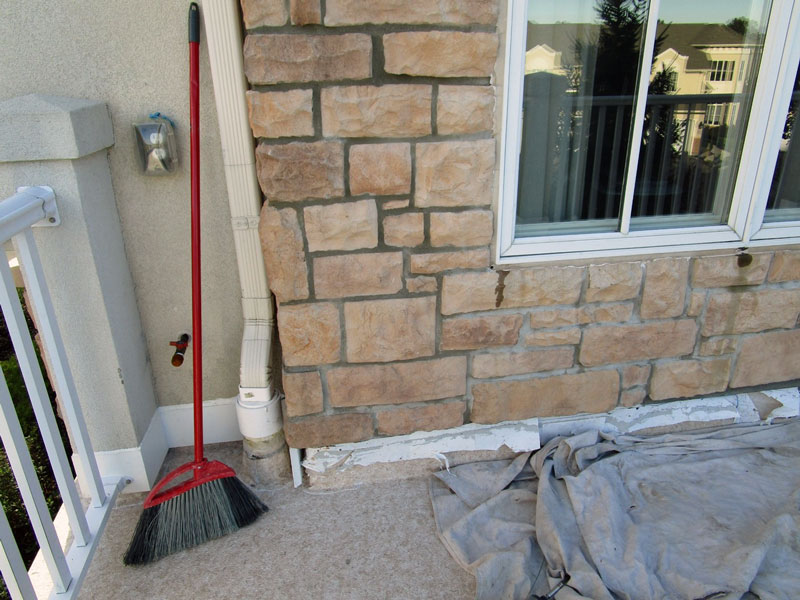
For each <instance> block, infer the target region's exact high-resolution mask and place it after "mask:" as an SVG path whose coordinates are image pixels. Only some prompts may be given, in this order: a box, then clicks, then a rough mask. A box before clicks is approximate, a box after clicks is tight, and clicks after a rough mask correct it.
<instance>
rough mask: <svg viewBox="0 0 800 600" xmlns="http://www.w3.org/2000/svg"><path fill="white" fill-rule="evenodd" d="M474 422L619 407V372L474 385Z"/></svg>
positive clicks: (547, 415) (601, 410)
mask: <svg viewBox="0 0 800 600" xmlns="http://www.w3.org/2000/svg"><path fill="white" fill-rule="evenodd" d="M472 396H473V402H472V421H473V422H474V423H500V422H502V421H516V420H520V419H530V418H532V417H555V416H560V415H573V414H576V413H584V412H586V413H602V412H606V411H609V410H611V409H613V408H614V407H616V405H617V398H618V396H619V375H618V374H617V372H616V371H589V372H586V373H579V374H575V375H556V376H553V377H544V378H539V379H526V380H522V381H496V382H491V383H476V384H474V385H473V386H472Z"/></svg>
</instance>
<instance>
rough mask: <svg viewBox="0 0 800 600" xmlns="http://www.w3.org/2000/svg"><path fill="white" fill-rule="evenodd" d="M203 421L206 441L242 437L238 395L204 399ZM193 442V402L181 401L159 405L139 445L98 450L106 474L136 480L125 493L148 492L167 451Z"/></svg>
mask: <svg viewBox="0 0 800 600" xmlns="http://www.w3.org/2000/svg"><path fill="white" fill-rule="evenodd" d="M203 425H204V427H203V429H204V432H203V441H204V442H205V443H206V444H216V443H221V442H235V441H238V440H241V439H242V434H241V433H240V432H239V424H238V422H237V421H236V397H233V398H221V399H219V400H209V401H206V402H204V403H203ZM193 443H194V420H193V415H192V405H191V404H177V405H173V406H160V407H158V408H157V409H156V412H155V413H153V418H152V419H151V420H150V425H149V426H148V427H147V431H146V432H145V434H144V437H143V438H142V442H141V444H140V445H139V446H138V447H136V448H122V449H120V450H106V451H101V452H95V453H94V454H95V457H96V458H97V466H98V468H99V469H100V475H101V476H102V477H110V476H122V475H124V476H127V477H130V478H131V479H132V482H131V483H130V484H129V485H128V486H126V487H125V489H124V492H125V493H128V492H146V491H148V490H150V489H151V488H152V487H153V485H154V484H155V482H156V477H158V471H159V470H160V469H161V465H162V463H163V462H164V457H165V456H166V455H167V451H168V450H169V449H170V448H180V447H182V446H191V445H192V444H193ZM73 464H77V461H75V460H73ZM80 477H81V476H80V473H78V478H79V479H80ZM84 489H85V487H84Z"/></svg>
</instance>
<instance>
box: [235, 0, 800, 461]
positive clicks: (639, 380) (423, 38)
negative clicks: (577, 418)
mask: <svg viewBox="0 0 800 600" xmlns="http://www.w3.org/2000/svg"><path fill="white" fill-rule="evenodd" d="M242 9H243V16H244V21H245V27H246V28H247V37H246V40H245V43H244V58H245V72H246V76H247V78H248V80H249V82H250V84H251V90H250V91H249V92H248V93H247V99H248V104H249V110H250V121H251V125H252V129H253V134H254V136H255V137H256V138H258V140H259V141H258V147H257V150H256V156H257V162H258V178H259V182H260V185H261V188H262V190H263V192H264V195H265V197H266V200H267V202H265V204H264V208H263V211H262V214H261V225H260V232H261V239H262V246H263V250H264V257H265V261H266V265H267V272H268V275H269V278H270V285H271V288H272V290H273V292H274V293H275V296H276V298H277V301H278V305H279V306H278V331H279V337H280V343H281V346H282V351H283V363H284V368H283V385H284V389H285V394H286V403H285V406H284V417H285V421H286V423H285V425H286V429H285V431H286V437H287V440H288V442H289V444H290V445H291V446H294V447H299V448H303V447H313V446H321V445H327V444H333V443H342V442H353V441H359V440H365V439H369V438H372V437H375V436H384V435H398V434H405V433H409V432H412V431H415V430H431V429H443V428H450V427H455V426H458V425H461V424H463V423H466V422H475V423H494V422H499V421H506V420H515V419H526V418H530V417H537V416H539V417H545V416H554V415H568V414H574V413H578V412H604V411H608V410H611V409H613V408H614V407H616V406H620V405H621V406H635V405H637V404H640V403H642V402H650V401H659V400H666V399H676V398H686V397H695V396H701V395H704V394H715V393H719V392H724V391H726V390H729V389H735V388H742V387H750V386H762V385H768V386H771V385H773V384H774V383H777V382H784V381H788V380H793V379H796V378H798V377H800V367H798V358H800V330H798V329H796V326H797V320H798V313H800V252H798V251H787V250H781V251H776V252H770V251H763V252H757V253H754V254H753V255H752V257H753V260H752V262H751V263H750V264H749V265H745V266H739V264H738V263H739V260H738V259H737V257H736V256H735V255H733V254H732V253H731V254H729V255H727V256H712V257H680V258H674V257H670V258H653V259H648V260H633V261H628V262H613V263H605V264H593V265H582V266H578V265H576V266H545V267H526V268H520V269H511V270H507V271H505V270H504V271H495V270H493V268H492V266H491V261H490V247H491V243H492V238H493V219H494V213H493V210H492V205H493V204H494V203H496V199H495V193H496V192H495V180H496V175H497V165H496V150H497V149H496V135H495V133H494V131H495V130H496V126H495V120H496V117H495V91H496V90H495V88H494V87H493V85H492V82H493V80H492V77H493V74H494V70H495V63H496V58H497V53H498V51H499V48H500V41H501V38H502V36H500V35H499V34H498V31H497V18H498V10H499V2H498V0H461V1H459V0H441V1H437V2H406V1H404V0H371V1H359V0H325V1H324V4H323V5H322V6H321V4H320V0H291V1H287V2H284V0H242ZM742 262H746V261H742Z"/></svg>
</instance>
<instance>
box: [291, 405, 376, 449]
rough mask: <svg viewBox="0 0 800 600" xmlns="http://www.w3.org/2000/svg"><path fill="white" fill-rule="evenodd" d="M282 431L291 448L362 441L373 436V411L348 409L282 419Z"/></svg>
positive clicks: (317, 446)
mask: <svg viewBox="0 0 800 600" xmlns="http://www.w3.org/2000/svg"><path fill="white" fill-rule="evenodd" d="M283 433H284V435H285V436H286V443H287V444H288V445H289V446H290V447H292V448H319V447H322V446H333V445H334V444H344V443H347V442H363V441H364V440H368V439H370V438H371V437H372V435H373V433H374V430H373V427H372V415H370V414H364V413H347V414H339V415H324V416H318V417H316V416H315V417H306V418H304V419H302V420H297V421H294V420H292V419H285V420H284V423H283Z"/></svg>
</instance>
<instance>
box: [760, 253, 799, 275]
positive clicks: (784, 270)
mask: <svg viewBox="0 0 800 600" xmlns="http://www.w3.org/2000/svg"><path fill="white" fill-rule="evenodd" d="M767 280H768V281H769V282H770V283H778V282H782V281H798V280H800V252H797V251H792V250H786V251H783V252H776V253H775V258H773V259H772V267H770V270H769V277H767Z"/></svg>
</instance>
